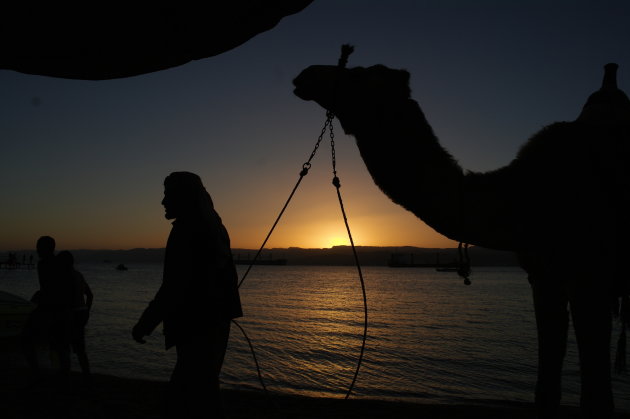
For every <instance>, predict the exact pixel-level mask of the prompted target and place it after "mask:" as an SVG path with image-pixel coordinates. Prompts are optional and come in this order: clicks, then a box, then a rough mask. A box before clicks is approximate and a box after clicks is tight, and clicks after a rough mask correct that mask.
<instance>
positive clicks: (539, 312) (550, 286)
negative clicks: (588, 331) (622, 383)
mask: <svg viewBox="0 0 630 419" xmlns="http://www.w3.org/2000/svg"><path fill="white" fill-rule="evenodd" d="M529 279H530V282H531V285H532V292H533V297H534V311H535V313H536V328H537V331H538V380H537V382H536V408H537V410H538V417H539V418H541V419H543V418H544V419H547V418H554V417H556V414H557V411H558V408H559V406H560V399H561V395H562V362H563V360H564V355H565V353H566V345H567V333H568V328H569V313H568V309H567V305H568V296H567V294H566V292H565V291H564V289H563V287H562V286H561V284H559V283H557V282H555V281H554V280H553V279H551V278H547V277H544V276H543V275H539V276H536V275H532V274H531V272H530V278H529ZM556 280H557V279H556Z"/></svg>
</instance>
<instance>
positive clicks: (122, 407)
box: [0, 369, 630, 419]
mask: <svg viewBox="0 0 630 419" xmlns="http://www.w3.org/2000/svg"><path fill="white" fill-rule="evenodd" d="M1 372H2V374H1V376H2V378H1V379H0V394H1V396H0V403H1V406H2V411H3V414H2V417H3V418H4V419H35V418H38V419H39V418H57V417H66V418H67V417H78V418H86V419H91V418H99V419H102V418H120V419H126V418H129V419H131V418H134V419H157V418H160V417H161V414H162V406H161V400H162V399H163V394H164V390H165V385H166V383H165V382H158V381H149V380H141V379H129V378H120V377H113V376H108V375H104V374H93V384H92V386H91V387H90V388H85V387H83V386H82V383H81V377H80V375H79V374H77V373H73V374H72V375H71V377H70V380H69V382H68V383H66V384H64V385H59V383H58V382H56V381H54V380H53V377H52V376H44V379H43V380H42V381H41V382H39V383H38V384H35V385H29V383H28V376H27V372H26V371H25V370H24V369H12V370H11V369H10V370H3V371H1ZM222 395H223V400H224V407H225V411H226V418H227V419H254V418H256V419H278V418H293V419H319V418H339V419H341V418H344V419H355V418H356V419H359V418H360V419H377V418H379V419H380V418H383V419H385V418H387V419H389V418H409V419H411V418H414V419H416V418H419V417H421V418H446V419H464V418H465V419H476V418H479V419H481V418H484V419H499V418H510V419H526V418H527V419H534V418H535V417H536V411H535V408H534V406H533V405H532V404H531V403H523V402H515V401H501V400H470V401H466V402H462V403H458V404H432V403H413V402H405V401H390V400H379V399H368V398H360V397H357V398H352V397H351V398H350V399H348V400H344V399H342V398H334V399H333V398H317V397H306V396H297V395H289V394H278V393H271V394H270V396H267V395H266V394H265V393H264V392H263V391H254V390H235V389H223V390H222ZM560 417H561V418H567V419H570V418H578V417H579V411H578V409H577V408H575V407H562V409H561V416H560ZM615 418H619V419H622V418H623V419H630V413H627V412H618V413H617V414H616V415H615Z"/></svg>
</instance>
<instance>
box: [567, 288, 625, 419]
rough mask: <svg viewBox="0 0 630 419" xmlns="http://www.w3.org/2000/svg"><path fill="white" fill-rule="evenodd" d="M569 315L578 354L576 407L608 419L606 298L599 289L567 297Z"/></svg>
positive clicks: (610, 408)
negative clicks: (577, 398) (579, 393)
mask: <svg viewBox="0 0 630 419" xmlns="http://www.w3.org/2000/svg"><path fill="white" fill-rule="evenodd" d="M570 305H571V317H572V319H573V327H574V328H575V335H576V339H577V344H578V350H579V355H580V374H581V379H582V390H581V397H580V406H581V409H582V412H583V413H584V415H585V417H587V418H601V419H605V418H611V417H612V414H613V410H614V403H613V395H612V388H611V377H610V369H611V362H610V335H611V328H612V316H611V309H610V298H609V297H608V296H607V295H606V294H605V293H604V292H602V291H601V290H599V291H598V290H594V291H593V292H589V293H584V294H582V295H578V296H576V297H574V296H572V297H571V303H570Z"/></svg>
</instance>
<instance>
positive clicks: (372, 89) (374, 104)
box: [293, 65, 410, 133]
mask: <svg viewBox="0 0 630 419" xmlns="http://www.w3.org/2000/svg"><path fill="white" fill-rule="evenodd" d="M293 84H294V85H295V90H294V93H295V95H296V96H298V97H299V98H301V99H304V100H313V101H315V102H317V103H318V104H319V105H320V106H322V107H323V108H324V109H327V110H329V111H331V112H332V113H334V114H335V115H336V116H337V117H339V120H340V121H341V124H342V126H343V127H344V129H345V130H346V132H347V133H351V131H352V129H351V125H352V124H351V120H352V119H354V118H352V117H353V115H357V114H359V113H364V112H365V111H366V110H370V109H371V110H374V111H378V110H379V109H382V108H387V107H389V106H391V104H392V103H395V102H400V101H406V100H407V99H409V95H410V90H409V73H408V72H407V71H405V70H393V69H390V68H387V67H385V66H383V65H375V66H372V67H367V68H365V67H354V68H351V69H346V68H340V67H337V66H332V65H313V66H310V67H308V68H307V69H305V70H303V71H302V72H301V73H300V74H299V75H298V76H297V77H296V78H295V80H293Z"/></svg>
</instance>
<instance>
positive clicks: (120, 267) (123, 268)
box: [116, 263, 129, 271]
mask: <svg viewBox="0 0 630 419" xmlns="http://www.w3.org/2000/svg"><path fill="white" fill-rule="evenodd" d="M116 269H117V270H119V271H126V270H128V269H129V268H127V267H126V266H125V265H123V264H122V263H121V264H119V265H118V266H116Z"/></svg>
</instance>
